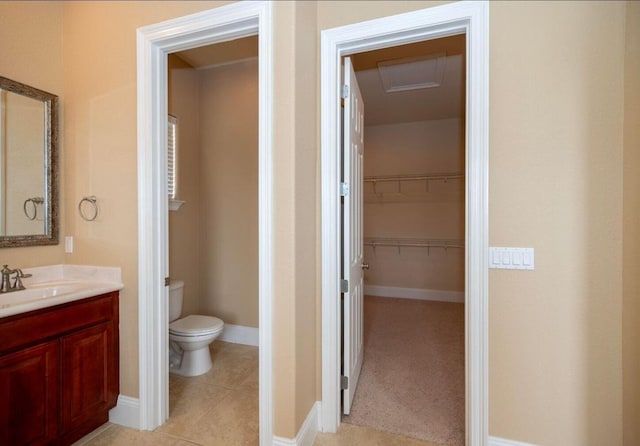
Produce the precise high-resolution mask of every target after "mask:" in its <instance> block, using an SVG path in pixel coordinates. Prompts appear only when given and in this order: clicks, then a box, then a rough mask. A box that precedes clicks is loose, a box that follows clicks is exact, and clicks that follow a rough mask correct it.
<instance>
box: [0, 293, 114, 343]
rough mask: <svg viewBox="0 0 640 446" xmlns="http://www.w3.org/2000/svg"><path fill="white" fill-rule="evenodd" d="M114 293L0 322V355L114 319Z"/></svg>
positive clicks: (3, 319)
mask: <svg viewBox="0 0 640 446" xmlns="http://www.w3.org/2000/svg"><path fill="white" fill-rule="evenodd" d="M117 297H118V292H117V291H115V292H113V293H107V294H102V295H100V296H96V297H91V298H87V299H82V300H80V301H75V302H70V303H68V304H63V305H59V306H56V307H50V308H43V309H42V310H36V311H31V312H28V313H23V314H17V315H15V316H8V317H6V318H2V319H0V339H2V340H3V341H2V345H1V346H0V355H1V354H4V353H8V352H11V351H13V350H16V349H18V348H20V347H24V346H28V345H29V344H33V343H35V342H39V341H42V340H46V339H51V338H54V337H58V336H60V335H63V334H64V333H67V332H70V331H73V330H77V329H80V328H82V327H87V326H90V325H95V324H98V323H101V322H106V321H110V320H113V319H114V314H115V315H116V316H115V318H117V300H118V299H117Z"/></svg>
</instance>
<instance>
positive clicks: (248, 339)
mask: <svg viewBox="0 0 640 446" xmlns="http://www.w3.org/2000/svg"><path fill="white" fill-rule="evenodd" d="M218 339H220V340H221V341H225V342H233V343H234V344H244V345H253V346H256V347H257V346H258V345H259V344H260V331H259V330H258V329H257V328H255V327H245V326H244V325H233V324H227V323H225V324H224V330H223V331H222V334H221V335H220V337H219V338H218Z"/></svg>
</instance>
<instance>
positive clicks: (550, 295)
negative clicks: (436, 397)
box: [318, 1, 624, 445]
mask: <svg viewBox="0 0 640 446" xmlns="http://www.w3.org/2000/svg"><path fill="white" fill-rule="evenodd" d="M428 6H431V5H430V4H429V3H427V2H406V3H405V2H393V3H391V2H367V3H366V4H363V2H358V1H355V2H320V3H319V4H318V28H319V29H320V30H322V29H327V28H331V27H334V26H339V25H344V24H348V23H355V22H359V21H362V20H366V19H371V18H375V17H381V16H384V15H387V14H389V13H397V12H403V11H407V10H413V9H419V8H423V7H428ZM490 8H491V11H490V39H491V40H490V54H491V65H490V83H491V85H490V101H491V110H490V112H491V115H490V123H491V128H490V166H489V172H490V194H489V195H490V208H489V212H490V244H491V245H493V246H532V247H534V248H535V249H536V270H535V271H532V272H517V271H495V270H492V271H491V273H490V283H489V286H490V288H489V292H490V297H489V301H490V311H489V314H490V330H489V333H490V386H489V388H490V400H489V404H490V413H489V420H490V433H491V435H495V436H499V437H504V438H509V439H514V440H520V441H526V442H531V443H534V444H545V445H587V444H593V445H598V444H620V443H621V441H622V353H621V347H622V342H621V341H622V340H621V329H620V326H621V320H622V312H621V309H622V177H621V174H622V112H623V84H622V74H623V49H624V26H623V23H624V4H623V3H608V2H492V3H491V5H490Z"/></svg>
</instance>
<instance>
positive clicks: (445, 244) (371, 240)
mask: <svg viewBox="0 0 640 446" xmlns="http://www.w3.org/2000/svg"><path fill="white" fill-rule="evenodd" d="M364 245H365V246H372V247H374V248H375V247H377V246H395V247H397V248H404V247H411V248H444V249H445V250H446V249H449V248H458V249H464V240H459V239H419V238H378V237H365V238H364Z"/></svg>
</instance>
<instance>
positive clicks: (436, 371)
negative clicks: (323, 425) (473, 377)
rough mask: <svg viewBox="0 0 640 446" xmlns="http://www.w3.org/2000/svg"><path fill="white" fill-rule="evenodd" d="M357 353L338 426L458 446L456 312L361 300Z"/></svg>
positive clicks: (460, 388)
mask: <svg viewBox="0 0 640 446" xmlns="http://www.w3.org/2000/svg"><path fill="white" fill-rule="evenodd" d="M364 345H365V347H364V363H363V365H362V372H361V375H360V382H359V384H358V389H357V391H356V395H355V398H354V401H353V405H352V409H351V414H350V415H349V416H345V417H343V421H344V422H346V423H351V424H355V425H359V426H368V427H372V428H374V429H378V430H381V431H385V432H391V433H395V434H402V435H406V436H409V437H413V438H418V439H421V440H426V441H431V442H434V443H438V444H443V445H451V446H458V445H460V446H463V445H464V442H465V388H464V386H465V373H464V304H456V303H445V302H428V301H418V300H409V299H390V298H384V297H372V296H366V297H365V303H364Z"/></svg>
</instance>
